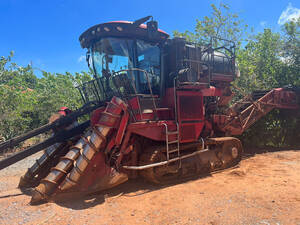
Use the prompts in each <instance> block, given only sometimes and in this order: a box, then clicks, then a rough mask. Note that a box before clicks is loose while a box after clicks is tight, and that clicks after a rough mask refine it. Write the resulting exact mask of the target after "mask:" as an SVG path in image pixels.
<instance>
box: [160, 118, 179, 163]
mask: <svg viewBox="0 0 300 225" xmlns="http://www.w3.org/2000/svg"><path fill="white" fill-rule="evenodd" d="M163 125H164V126H165V131H166V147H167V161H168V162H169V160H170V159H171V158H170V154H172V153H177V156H176V157H178V158H180V147H179V125H178V123H176V130H175V131H169V129H168V125H167V124H166V123H163ZM170 136H176V139H175V140H174V141H169V137H170ZM172 144H177V146H176V148H175V149H174V148H173V149H170V145H172ZM179 162H180V163H179V168H180V167H181V159H180V160H179Z"/></svg>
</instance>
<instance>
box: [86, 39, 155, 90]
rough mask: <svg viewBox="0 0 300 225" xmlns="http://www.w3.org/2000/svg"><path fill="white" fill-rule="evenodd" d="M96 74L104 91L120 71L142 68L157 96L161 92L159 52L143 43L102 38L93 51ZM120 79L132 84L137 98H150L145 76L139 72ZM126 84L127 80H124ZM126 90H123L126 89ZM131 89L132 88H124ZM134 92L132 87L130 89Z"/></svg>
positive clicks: (132, 72) (126, 73)
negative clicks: (138, 95)
mask: <svg viewBox="0 0 300 225" xmlns="http://www.w3.org/2000/svg"><path fill="white" fill-rule="evenodd" d="M90 52H91V56H92V57H91V60H92V65H93V70H94V71H95V74H97V76H99V77H100V78H101V79H102V78H103V80H104V83H105V84H104V86H105V88H104V89H105V91H109V90H108V89H110V88H111V87H110V86H111V85H110V82H109V79H110V78H111V77H112V78H113V79H114V76H115V73H116V72H118V71H120V70H127V69H129V70H130V69H132V68H139V69H142V70H145V71H147V72H148V77H149V81H150V83H151V88H152V91H153V93H154V94H157V95H159V90H160V48H159V46H158V45H156V44H154V45H153V44H152V43H149V42H146V41H143V40H132V39H126V38H113V37H109V38H101V39H100V40H99V41H97V42H96V43H95V44H94V45H93V46H92V47H91V49H90ZM118 76H126V79H128V80H130V81H131V82H132V78H133V77H134V83H135V88H136V91H137V93H138V94H149V93H150V91H149V87H148V83H147V78H146V75H145V73H143V72H139V71H127V72H122V74H119V75H118ZM122 79H123V80H124V77H123V78H122ZM123 88H124V87H123ZM125 88H130V87H128V86H127V87H125ZM131 88H132V87H131Z"/></svg>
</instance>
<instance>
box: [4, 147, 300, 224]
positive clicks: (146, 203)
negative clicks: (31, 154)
mask: <svg viewBox="0 0 300 225" xmlns="http://www.w3.org/2000/svg"><path fill="white" fill-rule="evenodd" d="M31 161H32V159H28V160H27V161H26V160H25V161H23V162H20V163H18V164H16V165H14V166H13V167H14V168H7V169H5V170H3V171H1V172H0V224H36V225H37V224H81V225H83V224H215V225H216V224H230V225H232V224H300V151H299V150H298V151H292V150H291V151H281V152H273V153H265V154H258V155H256V156H253V157H250V158H247V159H244V160H243V161H242V162H241V164H240V166H239V167H238V168H235V169H231V170H226V171H223V172H221V173H216V174H213V175H211V176H208V177H204V178H197V179H193V180H189V181H187V182H181V183H177V184H173V185H169V186H154V185H149V184H148V183H146V182H144V181H142V180H138V181H134V182H129V183H127V184H125V185H122V186H120V187H118V188H115V189H113V190H112V191H110V192H106V193H101V194H98V195H96V196H95V195H94V196H90V197H87V198H85V199H78V200H73V201H69V202H65V203H47V204H43V205H40V206H30V205H29V204H28V202H29V200H30V196H27V195H16V196H11V197H9V198H8V197H5V196H6V195H8V194H17V193H18V191H17V190H16V189H14V188H15V187H16V185H17V183H18V180H19V177H20V176H21V174H22V173H23V172H24V171H25V169H26V167H27V166H28V164H30V163H31ZM11 189H14V190H11Z"/></svg>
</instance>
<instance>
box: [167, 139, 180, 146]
mask: <svg viewBox="0 0 300 225" xmlns="http://www.w3.org/2000/svg"><path fill="white" fill-rule="evenodd" d="M178 142H179V141H178V140H175V141H170V142H168V144H169V145H171V144H176V143H178Z"/></svg>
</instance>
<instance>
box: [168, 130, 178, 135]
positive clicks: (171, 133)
mask: <svg viewBox="0 0 300 225" xmlns="http://www.w3.org/2000/svg"><path fill="white" fill-rule="evenodd" d="M174 134H178V131H169V132H168V133H167V135H174Z"/></svg>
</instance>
